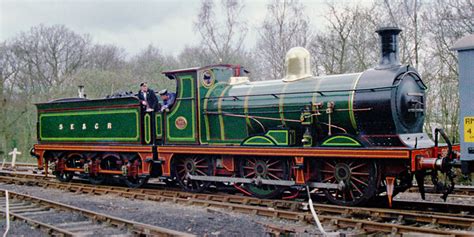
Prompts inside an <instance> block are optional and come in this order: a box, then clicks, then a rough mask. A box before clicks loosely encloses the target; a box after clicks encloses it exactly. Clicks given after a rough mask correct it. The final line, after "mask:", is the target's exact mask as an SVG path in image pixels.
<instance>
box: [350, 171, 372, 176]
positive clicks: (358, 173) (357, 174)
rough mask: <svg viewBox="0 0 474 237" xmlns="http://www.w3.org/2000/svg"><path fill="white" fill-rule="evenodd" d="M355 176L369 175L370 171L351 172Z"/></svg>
mask: <svg viewBox="0 0 474 237" xmlns="http://www.w3.org/2000/svg"><path fill="white" fill-rule="evenodd" d="M351 173H352V175H354V176H369V175H370V174H369V173H362V172H351Z"/></svg>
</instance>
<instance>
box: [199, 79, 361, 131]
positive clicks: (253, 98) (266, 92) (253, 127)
mask: <svg viewBox="0 0 474 237" xmlns="http://www.w3.org/2000/svg"><path fill="white" fill-rule="evenodd" d="M360 75H361V73H355V74H343V75H332V76H322V77H311V78H306V79H302V80H299V81H294V82H284V81H282V80H273V81H259V82H252V83H248V84H243V85H235V86H230V88H229V87H228V88H227V89H226V91H222V90H218V89H216V92H215V93H212V92H211V93H209V94H208V96H209V97H211V99H209V100H207V101H205V102H207V104H206V106H207V107H206V108H207V110H208V111H209V112H217V113H219V114H223V115H221V116H222V117H224V119H223V120H224V122H223V123H222V119H221V121H215V120H212V119H211V118H210V117H211V116H209V126H210V127H211V129H210V130H211V133H212V132H213V127H217V126H218V125H216V123H218V124H220V125H221V126H222V124H223V127H224V129H225V131H224V132H226V135H227V130H228V132H229V133H232V132H239V131H245V132H247V133H248V132H250V131H251V132H252V133H254V134H258V133H263V132H266V131H267V130H268V129H271V128H276V127H281V126H282V127H286V128H289V129H292V130H295V131H296V132H297V134H299V136H301V135H302V133H303V132H304V131H303V129H302V127H301V122H300V115H301V110H302V109H303V108H304V106H305V105H310V104H311V103H322V105H323V108H322V109H321V110H320V111H319V112H320V114H321V115H319V116H317V117H315V120H316V121H317V122H319V123H320V124H321V127H322V129H323V131H324V132H325V133H327V132H328V126H327V125H326V124H327V123H328V115H327V114H326V107H327V103H328V102H334V103H335V111H334V113H333V114H332V115H331V116H332V118H331V124H332V125H335V126H338V127H342V128H344V129H345V130H346V131H347V132H348V133H352V134H354V133H356V130H357V128H356V125H355V118H354V112H353V110H352V108H353V94H354V93H353V92H352V91H351V90H353V89H354V88H355V87H356V85H357V81H358V78H359V77H360ZM222 87H223V88H225V84H224V85H222ZM331 91H332V92H331ZM318 92H320V93H318ZM338 110H339V111H338ZM226 114H227V115H229V114H233V115H239V116H241V117H236V116H234V117H231V116H226ZM216 116H217V115H214V117H216ZM246 116H260V117H268V118H270V119H265V118H256V120H258V122H259V123H260V124H259V123H257V122H256V121H255V119H249V118H248V117H246ZM226 117H228V118H232V119H233V122H231V123H226V120H225V119H226ZM285 120H291V121H285ZM226 124H232V126H227V125H226ZM262 125H263V127H264V129H265V130H263V128H262ZM235 128H239V129H235ZM242 128H246V129H242ZM214 132H215V133H218V132H217V131H214ZM340 132H343V131H341V130H339V129H337V128H334V127H333V128H332V133H340ZM252 133H250V134H248V135H252ZM243 135H244V134H242V136H243ZM213 138H214V139H218V138H219V136H212V135H211V140H212V139H213ZM237 139H239V137H237Z"/></svg>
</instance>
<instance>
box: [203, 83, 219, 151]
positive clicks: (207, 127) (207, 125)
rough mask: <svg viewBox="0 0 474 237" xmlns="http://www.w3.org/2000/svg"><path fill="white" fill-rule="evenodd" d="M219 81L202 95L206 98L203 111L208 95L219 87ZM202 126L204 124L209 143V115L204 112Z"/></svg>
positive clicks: (207, 101)
mask: <svg viewBox="0 0 474 237" xmlns="http://www.w3.org/2000/svg"><path fill="white" fill-rule="evenodd" d="M218 84H219V83H217V84H216V85H215V86H214V87H212V88H211V89H209V90H208V91H207V93H206V95H205V96H204V97H205V98H206V99H204V101H203V103H204V105H203V111H207V105H208V104H209V99H208V98H209V97H210V96H211V94H212V92H213V91H214V90H215V89H217V88H220V87H219V86H218ZM204 126H206V138H207V141H206V142H207V143H209V141H210V140H211V128H210V127H209V115H207V114H204Z"/></svg>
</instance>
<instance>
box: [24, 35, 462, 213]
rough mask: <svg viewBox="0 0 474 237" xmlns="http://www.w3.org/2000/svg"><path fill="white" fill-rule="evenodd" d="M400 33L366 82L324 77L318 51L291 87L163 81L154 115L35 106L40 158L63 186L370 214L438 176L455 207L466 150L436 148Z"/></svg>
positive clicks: (103, 105)
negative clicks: (319, 198)
mask: <svg viewBox="0 0 474 237" xmlns="http://www.w3.org/2000/svg"><path fill="white" fill-rule="evenodd" d="M400 31H401V30H400V29H398V28H394V27H385V28H380V29H378V30H377V33H378V34H379V35H380V41H381V58H380V63H379V64H378V65H377V66H376V67H374V68H372V69H369V70H366V71H364V72H361V73H352V74H341V75H330V76H319V77H314V76H312V75H311V65H310V55H309V53H308V51H307V50H306V49H304V48H300V47H297V48H293V49H291V50H290V51H289V52H288V54H287V56H286V76H285V77H284V78H283V79H277V80H268V81H258V82H250V80H249V77H248V76H249V75H248V74H247V71H246V70H244V69H243V68H242V67H241V66H239V65H223V64H221V65H213V66H207V67H200V68H188V69H181V70H173V71H166V72H163V74H164V75H166V77H167V78H169V79H170V80H176V83H177V88H176V92H177V98H176V103H175V104H174V105H173V107H172V108H171V109H170V110H169V111H166V112H158V111H154V112H147V111H146V109H145V108H144V107H143V106H142V105H141V104H140V102H139V100H138V99H137V98H136V97H134V96H130V97H122V98H107V99H94V100H87V99H68V100H59V101H52V102H48V103H40V104H37V109H38V144H36V145H34V148H33V150H32V154H33V155H35V156H36V157H37V158H38V166H39V167H40V168H45V169H46V171H47V170H48V168H50V169H51V170H52V171H53V174H54V175H56V177H57V178H58V179H59V180H61V181H65V182H66V181H69V180H71V179H72V178H73V176H82V177H87V178H88V179H89V180H90V181H91V182H92V183H94V184H100V183H103V182H104V181H105V180H107V179H110V178H114V179H120V180H123V181H124V182H125V183H126V184H127V185H128V186H130V187H139V186H141V185H143V184H144V183H146V182H147V180H148V179H150V178H157V179H161V180H163V181H165V182H176V183H177V184H178V185H179V186H181V187H182V189H184V190H187V191H192V192H203V191H206V190H207V189H208V188H209V187H210V186H211V185H212V186H216V185H226V186H230V187H233V188H235V189H236V190H239V191H241V192H244V193H246V194H248V195H252V196H256V197H259V198H275V197H281V196H282V195H286V197H289V198H291V197H292V196H293V197H294V196H296V195H297V193H298V192H299V191H300V190H303V189H311V190H313V189H318V190H320V191H321V192H322V193H324V195H325V196H326V197H327V199H328V200H329V201H330V202H332V203H336V204H342V205H362V204H364V203H365V202H367V201H369V200H371V199H372V198H374V197H376V196H378V195H381V194H384V195H387V197H388V199H389V202H390V203H391V199H392V197H393V195H395V194H396V193H398V192H402V191H404V190H406V189H407V188H409V187H411V186H412V180H413V177H414V176H415V177H416V179H417V180H418V184H419V187H420V191H421V193H422V195H424V189H423V179H424V177H425V176H426V175H432V176H433V180H434V181H435V183H436V184H437V187H439V189H440V191H441V192H443V193H444V194H445V195H444V196H445V197H446V195H447V194H448V193H449V192H451V191H452V189H453V187H454V183H453V182H452V178H453V173H452V170H451V164H452V162H453V160H455V159H456V158H458V157H459V146H458V145H452V144H451V143H450V141H449V139H448V137H447V136H446V134H445V133H444V132H443V130H441V129H437V130H436V136H435V137H436V139H435V141H432V140H431V139H430V138H429V137H428V135H427V134H425V133H423V129H422V128H423V123H424V114H425V90H426V86H425V84H424V83H423V81H422V80H421V77H420V75H419V74H418V72H417V71H416V69H414V68H412V67H410V66H408V65H401V64H400V62H399V59H398V48H397V36H398V34H399V33H400ZM438 133H439V134H440V135H441V136H442V137H443V138H444V140H445V142H446V143H445V144H441V143H440V142H439V141H438V137H439V136H438ZM439 172H442V173H445V175H444V177H447V179H448V180H447V181H446V182H441V180H438V179H437V176H436V175H437V174H438V173H439Z"/></svg>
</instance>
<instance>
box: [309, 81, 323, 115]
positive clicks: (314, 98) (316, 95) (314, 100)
mask: <svg viewBox="0 0 474 237" xmlns="http://www.w3.org/2000/svg"><path fill="white" fill-rule="evenodd" d="M321 80H322V79H321V78H318V80H317V81H316V83H315V86H314V91H318V90H319V86H320V84H321ZM317 98H318V93H316V92H315V93H313V99H312V100H311V101H312V102H313V105H314V104H316V102H317ZM311 109H313V108H311Z"/></svg>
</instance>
